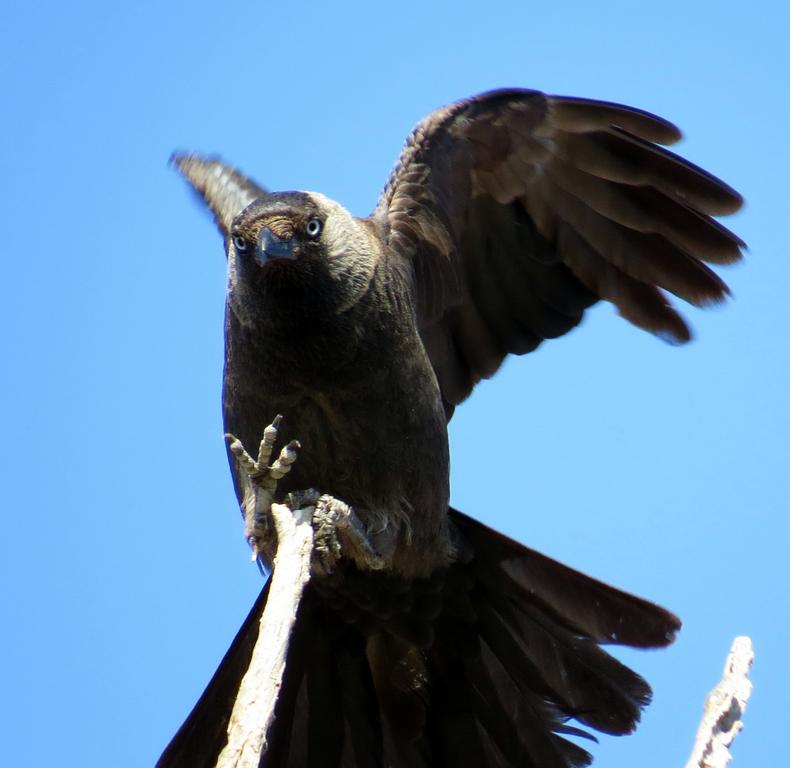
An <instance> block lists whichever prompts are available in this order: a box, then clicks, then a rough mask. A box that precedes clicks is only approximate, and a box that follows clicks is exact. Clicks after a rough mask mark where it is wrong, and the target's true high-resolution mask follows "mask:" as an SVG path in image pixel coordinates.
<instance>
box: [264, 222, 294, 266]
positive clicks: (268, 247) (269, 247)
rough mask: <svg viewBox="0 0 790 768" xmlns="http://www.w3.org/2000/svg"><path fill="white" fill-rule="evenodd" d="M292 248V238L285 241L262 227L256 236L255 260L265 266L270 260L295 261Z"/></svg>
mask: <svg viewBox="0 0 790 768" xmlns="http://www.w3.org/2000/svg"><path fill="white" fill-rule="evenodd" d="M294 246H295V241H294V238H292V237H290V238H288V239H287V240H286V239H284V238H282V237H277V235H275V234H274V232H272V231H271V230H270V229H269V228H268V227H264V228H263V229H261V233H260V235H259V236H258V252H257V254H256V258H257V259H258V262H259V263H260V264H265V263H266V262H267V261H271V260H272V259H295V258H296V253H295V249H294Z"/></svg>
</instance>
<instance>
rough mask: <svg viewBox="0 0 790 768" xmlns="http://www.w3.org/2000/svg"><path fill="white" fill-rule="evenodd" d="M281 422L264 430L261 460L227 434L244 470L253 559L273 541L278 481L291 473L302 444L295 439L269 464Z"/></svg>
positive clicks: (244, 506)
mask: <svg viewBox="0 0 790 768" xmlns="http://www.w3.org/2000/svg"><path fill="white" fill-rule="evenodd" d="M281 421H282V416H276V417H275V419H274V421H273V422H272V423H271V424H269V426H268V427H266V429H264V430H263V439H262V440H261V444H260V445H259V446H258V457H257V459H253V458H252V456H251V455H250V454H249V453H247V450H246V449H245V448H244V445H243V444H242V442H241V440H239V439H238V438H237V437H234V436H233V435H225V437H226V439H228V440H230V451H231V453H232V454H233V455H234V456H235V457H236V460H237V461H238V464H239V468H240V471H241V480H242V486H243V488H244V500H243V502H242V509H243V511H244V537H245V538H246V539H247V541H248V542H249V544H250V546H251V547H252V557H253V560H255V559H257V558H258V557H259V555H260V554H261V552H262V551H264V548H265V547H266V546H267V544H269V543H270V542H271V539H272V533H273V531H272V530H271V506H272V502H273V501H274V494H275V491H276V490H277V481H278V480H281V479H282V478H283V477H285V475H287V474H288V472H290V470H291V465H292V464H293V463H294V462H295V461H296V456H297V451H298V450H299V447H300V446H299V443H298V441H296V440H292V441H291V442H290V443H288V445H286V446H285V447H284V448H283V449H282V450H281V451H280V454H279V455H278V457H277V460H276V461H275V462H274V464H271V465H269V460H270V459H271V457H272V452H273V450H274V443H275V441H276V440H277V432H278V430H279V427H280V422H281Z"/></svg>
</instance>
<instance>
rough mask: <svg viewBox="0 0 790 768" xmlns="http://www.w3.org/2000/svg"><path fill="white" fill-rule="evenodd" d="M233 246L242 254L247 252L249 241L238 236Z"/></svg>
mask: <svg viewBox="0 0 790 768" xmlns="http://www.w3.org/2000/svg"><path fill="white" fill-rule="evenodd" d="M233 245H234V247H235V248H236V250H237V251H239V252H240V253H241V252H242V251H246V250H247V241H246V240H245V239H244V238H243V237H241V235H236V236H235V237H234V238H233Z"/></svg>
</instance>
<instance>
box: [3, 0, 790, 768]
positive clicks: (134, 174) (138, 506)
mask: <svg viewBox="0 0 790 768" xmlns="http://www.w3.org/2000/svg"><path fill="white" fill-rule="evenodd" d="M757 7H759V8H760V10H759V11H757V10H754V9H755V8H757ZM787 7H788V6H787V4H786V3H780V2H764V3H760V4H757V3H731V2H728V3H721V2H712V1H710V2H694V3H689V2H686V1H684V2H681V1H680V0H669V1H668V2H666V3H663V4H661V7H660V10H658V9H657V7H656V6H655V5H650V4H648V5H645V4H642V3H635V2H615V3H606V4H603V5H602V4H596V3H586V2H585V3H582V2H576V3H563V2H554V3H545V4H536V3H530V2H524V1H523V0H522V1H521V2H498V1H497V0H488V1H487V2H485V3H469V4H464V3H457V2H442V3H434V4H430V3H425V2H424V0H423V1H422V2H421V1H420V0H408V1H407V2H395V3H390V4H374V3H358V4H353V3H352V4H349V3H341V2H332V3H327V2H301V3H276V4H275V3H268V4H267V3H263V2H258V3H251V2H232V1H231V2H225V3H207V2H202V0H191V1H190V2H173V3H165V2H152V1H151V0H143V1H142V2H138V3H132V4H130V3H126V4H114V3H99V2H96V3H85V2H77V3H56V2H52V0H45V1H44V2H41V3H13V4H9V6H8V7H7V8H6V9H5V10H4V12H3V25H2V27H1V28H0V30H1V31H0V35H1V36H2V45H0V72H1V73H2V74H1V75H0V77H1V78H2V83H3V88H2V94H3V95H2V103H3V105H4V109H3V119H2V127H0V137H2V141H0V173H2V185H1V186H0V198H1V199H0V203H1V208H0V209H1V210H2V212H3V213H2V218H3V242H4V249H3V250H4V253H5V257H4V263H5V267H4V273H5V274H4V278H3V280H2V281H1V282H0V292H2V299H1V300H0V313H1V314H2V319H1V321H0V333H2V349H3V358H4V360H5V374H4V375H3V376H2V379H0V398H2V403H3V424H4V425H5V426H4V428H3V433H4V439H3V441H2V450H3V456H2V460H1V461H0V467H2V472H3V475H4V477H3V482H2V493H3V499H2V510H3V515H4V520H5V522H4V528H3V535H2V537H0V585H2V586H0V616H2V632H0V665H1V667H2V686H1V687H2V696H0V734H2V743H3V762H4V764H5V765H13V766H20V767H24V766H40V765H45V764H48V763H50V762H51V761H53V760H54V761H55V762H57V763H58V764H59V765H62V766H102V767H109V768H115V767H116V766H118V767H119V768H121V767H125V766H146V765H150V764H152V762H153V761H154V759H155V757H156V756H157V755H158V754H159V751H160V750H161V748H162V747H163V746H164V744H165V743H166V742H167V740H168V738H169V737H170V736H171V735H172V733H173V732H174V731H175V729H176V728H177V726H178V725H179V724H180V722H181V720H182V718H183V717H184V716H185V715H186V714H187V712H188V710H189V708H190V707H191V706H192V704H193V702H194V701H195V699H196V698H197V696H198V695H199V693H200V692H201V690H202V688H203V686H204V684H205V683H206V682H207V680H208V678H209V676H210V675H211V673H212V671H213V669H214V667H215V666H216V664H217V663H218V662H219V660H220V658H221V657H222V654H223V653H224V651H225V649H226V647H227V645H228V642H229V641H230V639H231V637H232V636H233V634H234V633H235V631H236V629H237V628H238V626H239V624H240V622H241V621H242V619H243V617H244V616H245V615H246V612H247V610H248V608H249V607H250V605H251V604H252V601H253V598H254V596H255V595H256V593H257V591H258V589H259V587H260V577H259V575H258V573H257V571H256V569H255V568H254V567H253V566H252V565H250V563H249V562H248V559H247V549H246V546H245V544H244V542H243V541H242V535H241V534H242V531H241V523H240V518H239V515H238V511H237V509H236V503H235V499H234V496H233V492H232V488H231V483H230V479H229V475H228V471H227V467H226V460H225V450H224V446H223V441H222V426H221V421H220V405H219V399H220V376H221V360H222V312H223V297H224V267H225V264H224V258H223V254H222V248H221V244H220V239H219V237H218V236H217V234H216V233H215V231H214V228H213V225H212V223H211V221H210V219H209V217H208V216H205V215H203V213H201V211H200V210H199V208H198V207H197V205H196V204H195V203H194V201H193V200H192V198H191V196H190V195H188V194H187V190H186V189H185V185H184V184H183V183H182V182H181V180H180V179H179V178H178V177H177V176H176V175H175V174H174V173H173V172H172V171H171V170H170V169H169V168H168V166H167V159H168V156H169V154H170V152H171V151H172V150H173V149H176V148H180V149H194V150H200V151H206V152H217V153H220V154H222V156H223V157H225V158H226V159H228V160H230V161H232V162H234V163H236V164H238V165H240V166H241V167H242V168H244V169H246V170H247V171H248V172H249V173H251V174H252V175H253V176H255V177H256V178H257V179H258V180H259V181H261V182H262V183H264V184H266V185H267V186H269V187H270V188H273V189H315V190H321V191H322V192H324V193H326V194H328V195H330V196H331V197H334V198H336V199H337V200H339V201H341V202H342V203H344V204H345V205H346V206H347V207H348V208H350V209H351V210H352V211H353V212H355V213H358V214H360V215H364V214H366V213H368V212H369V211H370V210H371V209H372V207H373V205H374V203H375V201H376V198H377V195H378V193H379V190H380V189H381V187H382V185H383V184H384V181H385V178H386V175H387V173H388V171H389V169H390V167H391V166H392V164H393V163H394V161H395V159H396V157H397V154H398V152H399V150H400V147H401V144H402V142H403V140H404V138H405V136H406V134H407V133H408V131H409V130H410V128H411V127H412V126H413V124H414V123H415V122H416V121H417V120H418V119H419V118H421V117H422V116H423V115H424V114H426V113H427V112H429V111H431V110H432V109H434V108H436V107H438V106H440V105H442V104H444V103H447V102H448V101H452V100H455V99H456V98H460V97H463V96H466V95H470V94H472V93H475V92H478V91H481V90H486V89H489V88H493V87H498V86H512V85H519V86H526V87H534V88H540V89H543V90H546V91H549V92H554V93H562V94H570V95H578V96H592V97H598V98H603V99H610V100H616V101H622V102H626V103H629V104H633V105H636V106H640V107H643V108H646V109H649V110H652V111H655V112H657V113H659V114H661V115H664V116H666V117H668V118H670V119H672V120H674V121H676V122H677V123H678V124H679V125H680V126H681V128H683V130H684V131H685V132H686V135H687V139H686V140H685V141H684V143H683V144H682V145H680V150H681V151H682V152H683V153H685V154H686V155H687V156H688V157H689V158H690V159H692V160H693V161H694V162H696V163H699V164H701V165H703V166H705V167H707V168H709V169H711V170H712V171H713V172H715V173H717V174H719V175H721V176H722V177H723V178H725V179H726V180H727V181H729V182H730V183H731V184H733V185H734V186H735V187H737V188H738V189H740V191H741V192H743V194H744V195H745V197H746V199H747V201H748V205H747V207H746V209H745V211H744V213H742V214H741V215H739V216H738V217H736V218H735V219H732V220H730V221H729V222H728V223H729V225H730V226H732V227H734V228H735V229H736V230H737V231H738V232H739V233H740V234H741V235H742V236H743V237H744V238H745V239H746V240H747V241H748V243H749V245H750V247H751V250H750V253H749V254H748V258H747V261H746V263H745V264H744V265H743V266H741V267H734V268H729V269H727V270H726V275H725V277H726V279H728V281H729V282H730V283H731V286H732V288H733V293H734V296H735V299H734V301H732V302H730V303H729V304H728V305H727V306H725V307H723V308H721V309H716V310H714V311H710V312H707V313H702V312H698V311H690V312H689V316H690V317H691V320H692V322H693V325H694V327H695V329H696V332H697V337H698V338H697V341H695V342H694V343H692V344H691V345H689V346H687V347H685V348H683V349H675V348H671V347H668V346H665V345H663V344H662V343H660V342H659V341H657V340H655V339H653V338H652V337H650V336H647V335H645V334H643V333H640V332H638V331H636V330H634V329H632V328H631V327H629V326H627V325H626V323H624V322H623V321H621V320H620V319H619V318H616V317H615V316H614V313H613V311H612V310H611V308H610V307H608V306H600V307H597V308H596V309H595V310H594V311H592V312H590V313H589V315H588V317H587V318H586V320H585V322H584V323H583V325H582V327H581V328H579V329H578V330H577V331H575V332H574V333H573V334H571V335H570V336H569V337H566V338H564V339H562V340H559V341H556V342H553V343H550V344H547V345H546V346H545V347H544V348H541V349H540V350H539V351H538V352H537V353H535V354H532V355H530V356H528V357H527V358H524V359H514V360H510V361H509V362H508V364H507V365H506V366H505V368H504V370H503V371H502V372H501V373H500V374H499V375H498V376H497V377H496V378H495V379H494V380H493V381H491V382H489V383H486V384H485V385H483V386H481V387H480V388H479V389H478V391H477V392H476V393H475V395H474V397H473V399H472V400H471V401H470V402H469V403H467V404H466V405H464V406H463V407H462V408H460V409H459V410H458V412H457V416H456V418H455V419H454V421H453V424H452V429H451V433H452V434H451V439H452V451H453V454H452V455H453V500H454V502H455V504H456V505H457V506H459V507H460V508H461V509H463V510H465V511H467V512H469V513H471V514H474V515H476V516H479V517H481V518H482V519H484V520H486V521H487V522H490V523H492V524H494V525H496V526H497V527H500V528H502V529H504V530H506V531H507V532H508V533H510V534H511V535H513V536H515V537H517V538H518V539H520V540H522V541H524V542H525V543H528V544H530V545H531V546H533V547H536V548H538V549H541V550H542V551H544V552H546V553H548V554H550V555H552V556H554V557H557V558H559V559H561V560H563V561H565V562H568V563H570V564H572V565H574V566H575V567H577V568H581V569H583V570H585V571H587V572H589V573H591V574H594V575H596V576H598V577H600V578H603V579H605V580H607V581H610V582H613V583H615V584H617V585H619V586H621V587H623V588H626V589H629V590H632V591H635V592H637V593H639V594H641V595H644V596H647V597H650V598H652V599H655V600H657V601H659V602H661V603H663V604H664V605H666V606H668V607H670V608H672V609H673V610H674V611H676V612H677V613H678V614H679V615H680V616H681V617H682V618H683V619H684V622H685V627H684V630H683V632H682V634H681V635H680V638H679V640H678V642H677V644H676V645H675V646H674V647H673V648H671V649H670V650H668V651H666V652H661V653H653V654H644V653H642V654H640V653H628V654H623V656H624V657H625V658H626V659H627V660H628V661H629V662H632V663H633V664H635V665H636V666H637V668H638V669H639V670H640V671H642V672H643V673H645V674H646V675H647V676H648V678H649V679H650V681H651V682H652V683H653V685H654V688H655V702H654V704H653V706H652V707H651V708H650V709H649V710H648V712H647V714H646V717H645V719H644V723H643V726H642V727H641V729H640V730H639V731H638V732H637V734H636V736H633V737H629V738H627V739H612V738H604V740H603V742H602V743H601V744H600V745H599V746H598V747H597V748H595V754H596V755H597V761H596V764H597V765H600V766H607V768H625V767H626V766H629V767H630V766H633V765H644V766H656V768H658V767H659V766H661V768H664V767H665V766H680V765H682V764H683V763H684V762H685V759H686V756H687V754H688V752H689V750H690V747H691V743H692V740H693V736H694V731H695V729H696V726H697V723H698V721H699V717H700V714H701V709H702V704H703V701H704V699H705V696H706V695H707V693H708V691H709V689H710V688H711V687H712V686H713V684H714V683H715V682H716V681H717V680H718V677H719V674H720V671H721V665H722V664H723V661H724V657H725V653H726V651H727V648H728V647H729V644H730V641H731V640H732V638H733V637H734V636H735V635H736V634H739V633H747V634H750V635H751V636H752V637H753V639H754V642H755V645H756V652H757V663H756V667H755V670H754V674H753V679H754V683H755V686H756V690H755V694H754V697H753V700H752V703H751V704H750V706H749V710H748V712H747V718H746V730H745V732H744V733H743V734H742V735H741V736H740V737H739V739H738V741H737V743H736V745H735V763H734V765H735V766H736V768H737V767H738V766H741V767H742V768H747V767H748V766H765V765H769V764H772V763H775V762H776V759H777V758H776V756H777V755H779V754H782V753H783V752H784V750H785V748H786V744H785V742H786V736H785V733H786V728H787V716H788V712H789V710H788V704H787V701H788V693H787V692H788V687H789V686H790V679H788V677H789V676H788V672H787V669H788V665H787V655H788V652H790V618H789V617H790V611H788V607H789V606H788V603H789V602H790V601H789V600H788V597H787V589H788V565H787V561H788V544H790V529H789V528H788V522H787V514H786V513H787V505H788V496H790V487H788V486H789V483H788V471H789V470H788V465H789V460H790V451H789V450H788V443H787V440H788V433H789V432H790V418H789V417H788V414H789V410H788V406H787V397H788V394H789V393H790V352H789V351H788V339H787V336H788V325H790V301H789V300H788V284H790V260H789V259H788V254H787V237H788V235H787V233H788V221H790V194H788V178H790V150H788V146H790V143H789V142H788V124H790V100H789V99H788V93H790V91H789V90H788V88H789V87H790V86H789V85H788V76H789V75H788V73H790V57H789V56H788V32H789V31H790V23H789V22H790V18H789V16H788V14H789V12H788V10H787ZM494 443H496V445H497V446H498V449H499V450H500V451H502V450H503V449H504V450H505V451H506V455H505V456H504V457H503V458H502V460H501V462H500V463H499V465H497V466H492V465H491V464H490V462H489V461H487V460H484V459H483V457H484V456H485V454H486V450H487V447H488V446H490V445H492V444H494Z"/></svg>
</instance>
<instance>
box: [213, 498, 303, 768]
mask: <svg viewBox="0 0 790 768" xmlns="http://www.w3.org/2000/svg"><path fill="white" fill-rule="evenodd" d="M313 511H314V507H306V508H305V509H298V510H296V511H295V512H292V511H291V509H290V508H289V507H287V506H286V505H285V504H272V505H271V514H272V517H273V518H274V525H275V528H276V532H277V556H276V559H275V563H274V570H273V573H272V584H271V587H270V588H269V597H268V600H267V601H266V608H265V610H264V612H263V615H262V616H261V624H260V632H259V634H258V641H257V642H256V643H255V648H254V650H253V652H252V659H251V660H250V666H249V668H248V669H247V672H246V674H245V675H244V678H243V679H242V681H241V685H240V686H239V693H238V695H237V697H236V701H235V703H234V705H233V712H232V714H231V717H230V724H229V725H228V743H227V744H226V746H225V748H224V749H223V750H222V753H221V754H220V756H219V758H218V760H217V768H258V765H259V763H260V760H261V755H262V754H263V753H264V752H265V750H266V734H267V732H268V730H269V726H270V725H271V723H272V720H273V719H274V707H275V705H276V704H277V696H278V694H279V691H280V686H281V685H282V679H283V673H284V671H285V659H286V656H287V651H288V641H289V638H290V636H291V631H292V630H293V625H294V623H295V621H296V614H297V612H298V609H299V602H300V600H301V599H302V593H303V592H304V588H305V586H306V585H307V582H308V581H309V579H310V563H311V559H312V554H313V526H312V518H313Z"/></svg>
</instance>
